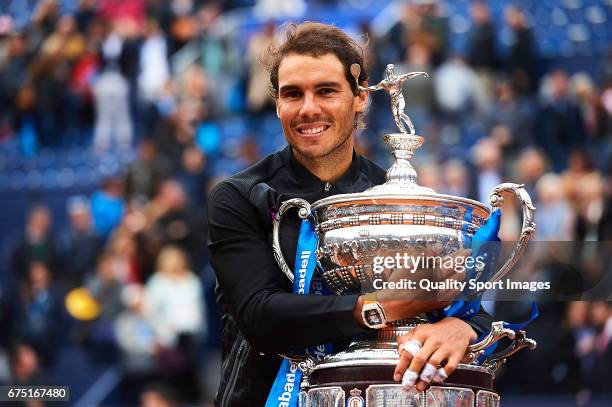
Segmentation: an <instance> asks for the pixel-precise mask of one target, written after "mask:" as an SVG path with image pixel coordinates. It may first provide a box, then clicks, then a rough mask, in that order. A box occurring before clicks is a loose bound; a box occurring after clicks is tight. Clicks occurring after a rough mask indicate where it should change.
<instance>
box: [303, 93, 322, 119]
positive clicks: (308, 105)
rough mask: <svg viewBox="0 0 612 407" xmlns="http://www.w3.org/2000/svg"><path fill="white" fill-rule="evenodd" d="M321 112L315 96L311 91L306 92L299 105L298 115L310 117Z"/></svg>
mask: <svg viewBox="0 0 612 407" xmlns="http://www.w3.org/2000/svg"><path fill="white" fill-rule="evenodd" d="M318 114H321V107H320V106H319V103H318V101H317V98H316V97H315V95H314V94H312V93H306V94H305V95H304V98H303V102H302V106H301V107H300V116H306V117H311V116H315V115H318Z"/></svg>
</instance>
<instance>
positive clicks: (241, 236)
mask: <svg viewBox="0 0 612 407" xmlns="http://www.w3.org/2000/svg"><path fill="white" fill-rule="evenodd" d="M384 181H385V171H384V170H382V169H381V168H380V167H378V166H377V165H376V164H374V163H372V162H371V161H369V160H367V159H365V158H363V157H361V156H358V155H357V154H355V153H354V154H353V161H352V163H351V166H350V168H349V169H348V170H347V171H346V173H345V174H344V175H343V176H342V177H341V178H340V179H339V180H338V181H337V182H335V183H333V184H331V185H329V184H325V183H324V182H322V181H320V180H319V179H318V178H317V177H315V176H314V175H313V174H311V173H310V172H309V171H308V170H307V169H306V168H305V167H303V166H302V165H301V164H300V163H299V162H297V160H295V158H294V157H293V154H292V152H291V149H290V147H287V148H285V149H283V150H282V151H280V152H277V153H275V154H272V155H270V156H268V157H266V158H265V159H263V160H262V161H260V162H258V163H257V164H255V165H253V166H252V167H250V168H248V169H246V170H244V171H242V172H240V173H238V174H236V175H234V176H232V177H230V178H229V179H227V180H224V181H222V182H220V183H219V184H218V185H217V186H216V187H215V188H214V189H213V191H212V192H211V194H210V201H209V231H210V241H209V247H210V252H211V264H212V266H213V269H214V270H215V273H216V276H217V283H218V284H217V301H218V302H219V304H220V306H221V312H222V322H223V349H222V372H221V384H220V387H219V391H218V393H217V396H216V400H215V404H216V405H217V406H222V407H225V406H257V407H260V406H263V405H264V404H265V401H266V398H267V396H268V393H269V390H270V388H271V386H272V383H273V382H274V378H275V377H276V373H277V371H278V368H279V367H280V363H281V358H280V357H279V356H277V355H276V354H277V353H282V352H285V351H289V350H293V349H303V348H304V347H306V346H311V345H317V344H321V343H327V342H336V343H342V342H344V341H346V340H347V339H349V338H350V337H352V336H354V335H358V334H361V333H364V332H366V330H365V329H364V328H362V327H360V326H359V325H358V324H357V322H356V321H355V319H354V317H353V309H354V307H355V303H356V301H357V298H358V295H346V296H308V295H305V296H299V295H295V294H293V293H292V286H291V283H290V282H289V280H288V279H287V278H286V277H285V275H284V274H283V273H282V272H281V270H280V268H279V267H278V265H277V263H276V261H275V260H274V257H273V254H272V219H273V217H274V215H275V213H276V211H277V210H278V208H279V207H280V205H281V203H282V202H284V201H286V200H288V199H291V198H302V199H305V200H306V201H308V202H310V203H313V202H315V201H317V200H319V199H321V198H324V197H326V196H330V195H336V194H343V193H354V192H362V191H364V190H366V189H368V188H370V187H372V186H374V185H378V184H382V183H383V182H384ZM298 231H299V218H298V216H297V213H296V212H295V211H291V212H288V213H287V214H286V216H284V217H283V222H282V227H281V232H280V241H281V246H282V248H283V253H284V255H285V259H286V261H287V263H288V264H289V265H290V267H291V269H293V264H294V259H295V251H296V246H297V239H298ZM491 321H492V319H491V317H490V316H489V315H488V314H486V313H485V312H484V311H482V309H481V311H480V312H479V313H478V314H477V315H476V316H475V317H474V318H472V320H470V321H469V323H470V325H472V326H473V327H474V329H475V330H476V331H478V332H479V333H481V332H484V331H486V330H489V329H490V326H491Z"/></svg>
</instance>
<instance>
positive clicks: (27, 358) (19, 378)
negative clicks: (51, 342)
mask: <svg viewBox="0 0 612 407" xmlns="http://www.w3.org/2000/svg"><path fill="white" fill-rule="evenodd" d="M11 371H12V376H13V377H12V384H15V385H19V386H45V385H49V380H48V378H47V377H46V375H45V373H44V371H43V370H42V368H41V367H40V360H39V357H38V354H37V353H36V350H34V348H32V347H31V346H30V345H28V344H26V343H19V344H17V345H16V346H15V347H14V349H13V352H12V353H11Z"/></svg>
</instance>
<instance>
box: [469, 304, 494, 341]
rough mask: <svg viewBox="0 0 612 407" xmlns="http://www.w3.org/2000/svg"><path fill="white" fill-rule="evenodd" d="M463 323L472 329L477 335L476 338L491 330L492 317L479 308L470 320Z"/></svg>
mask: <svg viewBox="0 0 612 407" xmlns="http://www.w3.org/2000/svg"><path fill="white" fill-rule="evenodd" d="M465 322H466V323H467V324H468V325H470V326H471V327H472V329H473V330H474V331H475V332H476V333H477V334H478V337H479V338H480V336H482V335H483V334H485V333H488V332H489V331H490V330H491V324H493V317H492V316H491V314H489V313H488V312H487V311H485V310H484V308H482V305H481V306H480V309H479V310H478V312H477V313H476V315H474V316H473V317H472V318H470V319H467V320H465Z"/></svg>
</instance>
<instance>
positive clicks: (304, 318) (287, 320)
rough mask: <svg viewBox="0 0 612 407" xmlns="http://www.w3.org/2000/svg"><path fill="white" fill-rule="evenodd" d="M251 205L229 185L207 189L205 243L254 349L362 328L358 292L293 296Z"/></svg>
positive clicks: (280, 348) (332, 337)
mask: <svg viewBox="0 0 612 407" xmlns="http://www.w3.org/2000/svg"><path fill="white" fill-rule="evenodd" d="M265 230H266V228H265V227H264V225H262V224H261V221H260V220H259V217H258V215H257V211H256V209H255V207H254V206H253V205H252V204H251V203H250V202H249V201H248V200H247V199H246V198H244V197H243V196H242V195H241V194H240V193H239V192H238V191H237V190H236V189H235V188H234V187H233V186H231V185H230V184H228V183H222V184H220V185H219V186H218V187H216V188H215V189H214V190H213V191H212V192H211V198H210V205H209V233H210V240H209V247H210V251H211V264H212V266H213V269H214V270H215V273H216V276H217V280H218V283H219V286H220V288H221V291H222V295H223V299H224V303H225V305H226V306H227V308H228V310H229V312H230V314H231V315H232V316H233V318H234V319H235V320H236V322H237V323H238V326H239V328H240V330H241V331H242V332H243V333H244V335H245V336H246V337H247V339H248V340H249V341H250V342H251V344H252V345H253V346H254V347H255V349H257V350H258V351H260V352H270V353H272V352H274V353H279V352H285V351H288V350H296V349H302V348H304V347H306V346H312V345H317V344H322V343H327V342H334V341H341V340H345V339H347V338H348V337H350V336H353V335H356V334H360V333H363V332H365V329H364V328H361V327H360V326H359V325H358V324H357V322H356V321H355V319H354V317H353V309H354V307H355V303H356V301H357V298H358V295H347V296H335V295H332V296H315V295H296V294H293V293H292V292H291V286H290V284H289V282H288V281H287V279H286V277H285V276H284V275H283V274H282V272H281V271H280V268H279V267H278V265H277V264H276V261H275V260H274V257H273V254H272V247H271V245H270V243H269V241H268V237H267V233H266V232H265Z"/></svg>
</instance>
